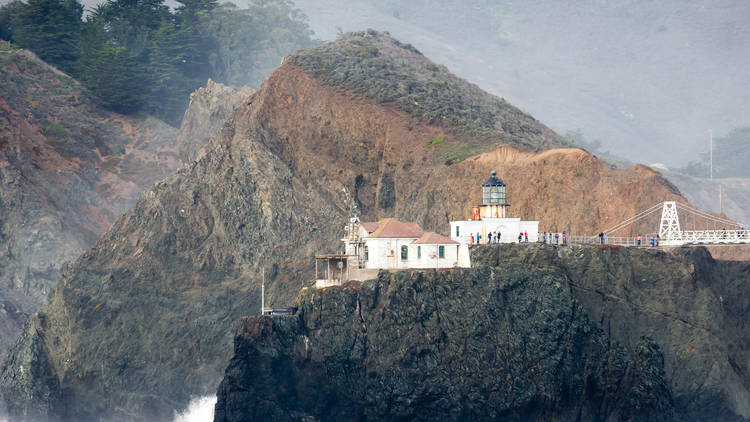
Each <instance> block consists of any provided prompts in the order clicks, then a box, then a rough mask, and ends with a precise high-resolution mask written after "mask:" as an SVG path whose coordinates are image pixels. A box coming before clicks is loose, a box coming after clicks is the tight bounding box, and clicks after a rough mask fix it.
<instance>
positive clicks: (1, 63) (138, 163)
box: [0, 41, 179, 357]
mask: <svg viewBox="0 0 750 422" xmlns="http://www.w3.org/2000/svg"><path fill="white" fill-rule="evenodd" d="M176 137H177V132H176V130H175V129H174V128H172V127H171V126H169V125H167V124H165V123H164V122H162V121H159V120H157V119H154V118H152V117H149V116H126V115H122V114H117V113H113V112H110V111H107V110H105V109H104V108H103V107H102V106H101V104H99V102H98V101H97V100H96V98H95V97H93V96H92V95H91V94H90V93H89V92H88V91H87V90H85V89H84V88H83V87H82V86H81V85H80V84H79V83H78V82H77V81H76V80H74V79H73V78H71V77H70V76H68V75H66V74H64V73H63V72H61V71H59V70H58V69H56V68H54V67H52V66H50V65H48V64H47V63H45V62H43V61H42V60H40V59H39V58H38V57H37V56H36V55H35V54H33V53H31V52H30V51H27V50H22V49H17V48H15V47H13V46H11V45H10V44H8V43H6V42H4V41H0V357H3V356H4V355H5V352H6V350H7V348H8V347H9V346H10V345H11V344H12V342H13V340H14V339H15V338H16V336H17V335H18V333H19V332H20V330H21V327H22V325H23V323H24V322H25V321H26V319H27V318H28V317H29V316H30V315H31V314H32V313H33V312H35V311H36V310H38V309H39V307H41V305H42V304H43V303H44V302H45V301H46V299H47V295H48V294H49V292H50V291H51V290H52V288H53V287H54V286H55V284H56V283H57V281H58V279H59V277H60V269H61V267H62V265H63V263H65V262H68V261H71V260H73V259H75V258H76V257H78V256H79V255H80V254H81V253H82V252H83V251H85V250H86V249H88V248H89V247H90V246H91V245H93V244H94V242H95V241H96V239H97V238H98V237H99V236H100V235H101V234H102V233H104V232H105V231H106V230H107V229H108V228H109V226H110V225H111V224H112V223H113V222H114V221H115V219H116V218H117V216H118V215H120V214H122V213H123V212H125V211H126V210H127V209H128V208H130V206H132V205H133V204H134V203H135V201H136V199H137V198H138V197H139V196H140V194H141V192H143V191H144V190H145V189H147V188H148V187H149V186H151V184H152V183H154V182H155V181H157V180H160V179H162V178H164V177H166V176H167V175H168V174H170V173H171V172H172V171H173V170H175V169H176V168H177V167H178V165H179V159H178V157H177V145H176Z"/></svg>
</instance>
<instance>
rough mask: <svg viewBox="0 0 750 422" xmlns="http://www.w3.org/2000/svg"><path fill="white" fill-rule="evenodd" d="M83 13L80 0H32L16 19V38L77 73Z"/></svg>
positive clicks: (58, 64) (55, 62)
mask: <svg viewBox="0 0 750 422" xmlns="http://www.w3.org/2000/svg"><path fill="white" fill-rule="evenodd" d="M82 15H83V6H82V5H81V4H80V3H79V2H78V0H29V1H28V3H26V4H25V5H24V6H23V7H22V8H21V9H20V10H19V13H18V15H17V16H16V18H15V19H14V20H13V22H12V25H13V40H14V41H15V43H16V44H18V45H19V46H20V47H23V48H27V49H29V50H31V51H33V52H34V53H36V55H38V56H39V57H40V58H41V59H42V60H44V61H46V62H47V63H50V64H52V65H54V66H57V67H58V68H60V69H61V70H63V71H65V72H68V73H71V74H72V75H74V76H75V75H77V73H78V72H77V62H78V58H79V43H80V38H81V26H82V21H81V17H82Z"/></svg>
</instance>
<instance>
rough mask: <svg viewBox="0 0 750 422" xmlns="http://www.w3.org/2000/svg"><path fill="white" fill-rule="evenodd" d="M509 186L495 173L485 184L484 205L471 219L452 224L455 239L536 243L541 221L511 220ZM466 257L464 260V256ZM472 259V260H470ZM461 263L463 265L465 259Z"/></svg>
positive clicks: (472, 241) (452, 222)
mask: <svg viewBox="0 0 750 422" xmlns="http://www.w3.org/2000/svg"><path fill="white" fill-rule="evenodd" d="M505 188H506V185H505V183H503V181H502V180H500V178H498V177H497V173H496V172H495V171H493V172H492V175H491V176H490V178H489V179H487V180H486V181H485V182H484V183H482V204H481V205H478V206H475V207H473V208H472V211H471V220H462V221H451V223H450V224H451V239H452V240H455V241H456V242H458V243H460V244H464V245H466V244H477V243H489V242H492V243H512V242H518V241H519V236H521V241H523V242H525V241H527V239H528V241H532V242H536V241H537V239H538V237H539V222H538V221H522V220H521V219H520V218H518V217H508V208H509V207H510V204H509V203H508V202H507V196H506V192H505ZM460 258H463V257H460ZM467 259H468V257H467ZM459 262H461V263H463V262H462V260H461V259H459Z"/></svg>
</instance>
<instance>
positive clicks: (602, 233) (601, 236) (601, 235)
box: [599, 232, 604, 245]
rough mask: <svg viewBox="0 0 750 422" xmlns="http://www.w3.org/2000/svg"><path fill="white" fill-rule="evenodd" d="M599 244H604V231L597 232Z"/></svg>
mask: <svg viewBox="0 0 750 422" xmlns="http://www.w3.org/2000/svg"><path fill="white" fill-rule="evenodd" d="M599 244H600V245H603V244H604V232H599Z"/></svg>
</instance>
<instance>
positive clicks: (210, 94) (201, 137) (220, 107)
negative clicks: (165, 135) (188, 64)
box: [177, 79, 255, 163]
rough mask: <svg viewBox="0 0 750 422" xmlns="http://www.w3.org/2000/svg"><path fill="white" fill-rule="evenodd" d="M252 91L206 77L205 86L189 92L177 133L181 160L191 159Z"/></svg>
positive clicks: (188, 160)
mask: <svg viewBox="0 0 750 422" xmlns="http://www.w3.org/2000/svg"><path fill="white" fill-rule="evenodd" d="M253 92H255V91H253V89H252V88H250V87H246V86H242V87H233V86H228V85H224V84H220V83H217V82H214V81H212V80H211V79H209V80H208V82H206V86H205V87H203V88H200V89H198V90H196V91H195V92H193V93H192V94H190V105H188V108H187V110H185V116H184V117H183V119H182V125H181V126H180V132H179V134H178V135H177V144H178V146H179V150H180V159H182V161H183V162H185V163H189V162H191V161H193V160H195V159H196V157H197V156H198V151H199V150H200V149H201V148H203V146H204V145H206V144H208V141H209V139H210V138H211V136H213V135H216V134H217V133H218V132H219V129H220V128H221V125H222V123H224V121H225V120H226V119H227V117H229V115H230V114H231V113H232V112H233V111H234V109H236V108H237V107H238V106H239V105H240V104H242V103H243V102H245V101H247V99H248V98H249V97H250V95H252V93H253Z"/></svg>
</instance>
